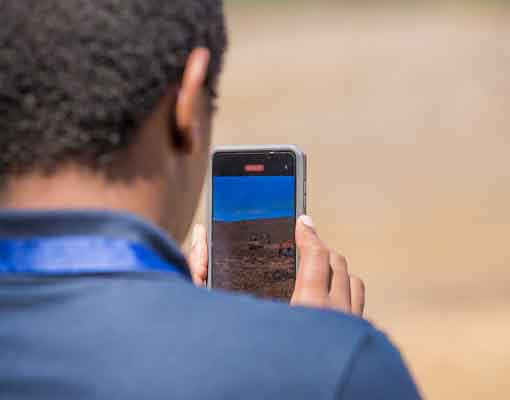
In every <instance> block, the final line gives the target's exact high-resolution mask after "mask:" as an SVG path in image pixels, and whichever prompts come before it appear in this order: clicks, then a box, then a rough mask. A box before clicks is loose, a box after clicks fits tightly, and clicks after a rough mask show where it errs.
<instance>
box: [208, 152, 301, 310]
mask: <svg viewBox="0 0 510 400" xmlns="http://www.w3.org/2000/svg"><path fill="white" fill-rule="evenodd" d="M209 193H210V195H209V213H208V214H209V238H210V246H209V251H210V253H209V275H208V287H209V288H211V289H221V290H226V291H232V292H240V293H246V294H252V295H255V296H257V297H260V298H267V299H275V300H282V301H289V300H290V298H291V296H292V293H293V291H294V285H295V282H296V272H297V266H298V257H299V254H298V253H297V249H296V243H295V234H294V232H295V226H296V219H297V218H298V217H299V216H300V215H302V214H304V213H305V212H306V155H305V154H304V153H303V152H302V151H301V150H299V149H298V148H297V147H295V146H290V145H289V146H262V147H259V146H257V147H224V148H218V149H216V150H215V151H214V152H213V154H212V156H211V181H210V190H209Z"/></svg>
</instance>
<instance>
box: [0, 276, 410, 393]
mask: <svg viewBox="0 0 510 400" xmlns="http://www.w3.org/2000/svg"><path fill="white" fill-rule="evenodd" d="M21 285H22V286H23V285H25V286H26V290H22V289H23V288H21V290H17V289H20V287H19V285H18V284H15V285H14V286H16V290H14V288H13V287H9V285H6V284H5V281H4V285H3V286H4V290H2V291H0V297H1V300H2V302H3V304H4V305H5V306H4V308H3V312H2V313H3V315H2V318H3V317H5V318H6V321H7V322H8V323H7V324H5V325H4V326H5V327H9V330H10V331H12V332H11V334H9V335H8V336H9V337H10V338H11V342H12V343H11V344H12V346H10V349H11V350H12V354H11V355H10V356H12V357H11V358H12V359H13V360H14V359H19V358H20V357H21V358H23V354H25V353H26V354H27V357H31V355H33V354H39V355H43V354H57V353H58V354H60V358H59V360H60V361H59V364H58V365H56V364H55V368H57V367H58V368H60V369H65V370H66V371H67V372H66V374H67V375H66V379H67V381H68V383H69V385H71V386H70V387H74V386H73V385H77V387H81V386H83V385H85V386H87V387H94V388H96V389H97V391H98V393H100V394H101V396H99V397H101V398H108V397H117V398H118V397H123V398H145V397H147V398H167V397H174V398H183V399H185V398H199V397H200V394H201V395H203V394H204V393H207V394H208V395H207V397H208V398H211V399H225V398H232V393H234V392H235V393H238V392H239V391H238V390H235V389H233V386H232V385H235V387H238V388H242V391H243V393H244V396H243V397H245V398H247V399H251V398H253V399H256V398H268V399H271V398H282V397H283V398H293V399H307V398H339V395H340V394H341V393H342V392H344V391H349V390H350V389H351V388H355V389H357V388H358V387H359V386H360V385H365V387H366V384H365V383H366V382H365V380H366V379H368V381H374V382H378V383H379V385H380V387H378V389H377V390H385V388H386V386H387V383H386V382H385V381H384V379H383V375H384V373H389V372H390V371H394V375H393V376H394V378H395V379H396V380H395V382H397V384H398V379H400V378H402V377H404V380H405V379H408V381H409V380H410V378H407V377H408V375H406V374H407V372H406V370H405V367H403V364H402V361H401V360H400V358H399V355H398V352H396V350H395V349H394V348H393V346H392V345H391V344H390V343H389V342H388V341H387V340H386V339H385V338H383V339H381V336H380V334H379V333H378V332H377V331H376V330H375V329H374V328H373V327H372V326H371V325H370V324H369V323H367V322H365V321H363V320H361V319H358V318H355V317H352V316H349V315H346V314H342V313H336V312H328V311H319V310H310V309H304V308H291V307H289V306H288V305H285V304H280V303H275V302H269V301H260V300H257V299H254V298H251V297H248V296H234V295H230V294H225V293H216V292H208V291H206V290H203V289H196V288H194V287H193V286H192V285H191V284H189V283H187V282H185V281H183V280H182V279H180V278H176V279H172V278H169V277H166V276H164V275H163V276H160V275H158V274H149V275H148V276H140V275H133V276H123V277H96V278H84V279H81V278H80V279H65V280H59V279H57V280H49V281H47V282H46V283H41V281H38V282H36V283H34V284H32V283H31V282H30V281H29V282H26V283H22V284H21ZM10 293H12V294H13V295H11V294H10ZM20 296H22V297H23V299H24V300H23V303H20V301H19V300H20ZM28 305H29V306H28ZM21 306H22V309H20V307H21ZM28 328H30V329H28ZM14 330H15V331H16V332H14ZM1 331H2V329H0V333H1ZM4 336H5V335H4ZM0 337H1V335H0ZM18 342H19V343H18ZM23 343H32V347H33V348H30V347H27V346H26V345H24V344H23ZM8 359H9V357H8ZM76 360H80V363H79V364H76ZM46 361H48V360H41V362H43V363H45V362H46ZM377 365H382V366H387V368H388V370H387V371H384V370H383V371H375V370H374V369H371V370H370V367H371V366H373V367H374V368H375V366H377ZM24 368H26V365H25V367H24ZM367 368H368V370H367ZM0 369H1V368H0ZM96 371H97V373H96ZM169 371H170V372H169ZM353 371H367V372H366V373H365V372H362V373H360V372H356V373H355V374H354V375H353ZM11 372H12V373H14V372H16V371H11ZM34 373H35V371H34ZM370 374H372V375H373V376H372V375H370ZM382 374H383V375H382ZM84 377H86V378H84ZM126 377H132V378H133V377H136V379H127V380H126ZM84 379H85V381H84ZM197 379H198V381H200V386H199V387H197ZM360 379H361V380H360ZM364 382H365V383H364ZM119 388H121V389H122V393H120V394H121V395H122V396H119ZM381 388H382V389H381ZM346 393H347V392H346ZM356 393H357V392H356ZM163 395H164V396H163ZM168 395H170V396H168ZM342 398H347V399H348V398H351V397H342ZM380 398H389V397H384V396H382V397H381V396H380Z"/></svg>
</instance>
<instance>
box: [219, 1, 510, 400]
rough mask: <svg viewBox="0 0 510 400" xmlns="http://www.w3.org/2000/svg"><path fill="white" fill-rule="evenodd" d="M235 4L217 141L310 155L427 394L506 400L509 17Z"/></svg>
mask: <svg viewBox="0 0 510 400" xmlns="http://www.w3.org/2000/svg"><path fill="white" fill-rule="evenodd" d="M233 2H235V1H231V2H230V5H229V7H228V11H229V23H230V31H231V47H230V53H229V56H228V63H227V66H226V73H225V76H224V80H223V85H222V99H221V108H220V113H219V118H218V121H217V124H216V128H215V132H216V144H249V143H254V144H265V143H296V144H298V145H299V146H301V147H302V148H303V149H305V150H306V152H307V153H308V155H309V167H310V171H309V176H310V179H309V188H310V210H311V214H312V215H313V216H314V218H315V220H316V223H317V224H318V225H319V228H320V232H321V233H322V235H323V236H324V237H325V239H326V240H327V241H328V242H329V243H331V244H332V245H334V246H335V247H336V248H337V249H340V250H341V251H343V252H344V253H345V254H346V255H347V256H348V258H349V260H350V263H351V266H352V270H353V271H355V272H356V273H358V274H359V275H361V276H363V277H364V278H365V279H366V282H367V285H368V315H369V318H370V319H371V320H373V321H374V322H375V323H376V324H377V325H378V326H380V327H381V328H382V329H384V330H385V331H387V332H388V333H389V334H390V335H391V337H392V338H393V339H394V340H395V341H396V343H397V344H398V345H399V346H400V347H401V348H402V349H403V352H404V354H405V357H406V359H407V360H408V362H409V363H410V365H411V368H412V370H413V372H414V373H415V375H416V377H417V380H418V382H419V384H420V386H421V388H422V390H423V392H424V394H425V395H426V397H427V398H431V399H480V398H484V399H508V398H510V7H507V8H504V7H501V6H487V4H488V3H487V2H485V3H484V2H481V3H480V4H481V6H480V5H479V6H472V7H469V8H466V7H462V6H444V3H441V2H439V5H430V4H428V5H427V6H424V5H416V4H420V3H412V4H415V5H414V6H409V4H410V3H406V2H403V3H402V4H404V5H405V6H392V7H382V6H378V7H376V8H374V7H369V6H366V7H352V6H345V5H342V4H341V3H337V2H332V3H330V5H324V6H318V5H317V4H318V3H315V2H309V5H306V4H305V5H303V4H301V3H298V2H295V3H289V4H290V5H287V6H279V7H276V8H274V7H273V8H272V7H269V6H266V7H256V8H255V7H253V6H245V7H242V8H239V7H232V6H231V4H232V3H233ZM227 4H228V2H227ZM331 4H336V5H331ZM406 4H407V5H406ZM441 4H442V5H441ZM483 4H485V5H486V6H483Z"/></svg>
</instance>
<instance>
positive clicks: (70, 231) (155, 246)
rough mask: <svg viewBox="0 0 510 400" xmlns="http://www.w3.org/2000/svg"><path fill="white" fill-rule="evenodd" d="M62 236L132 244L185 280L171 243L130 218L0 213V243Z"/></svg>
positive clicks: (96, 213)
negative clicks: (169, 267)
mask: <svg viewBox="0 0 510 400" xmlns="http://www.w3.org/2000/svg"><path fill="white" fill-rule="evenodd" d="M64 237H65V238H80V239H83V238H84V237H85V238H86V237H94V238H98V237H102V238H106V239H110V240H115V241H117V242H118V241H125V242H130V243H136V245H137V246H141V247H143V248H144V249H146V250H148V251H150V252H152V253H154V254H155V255H156V256H157V257H158V258H159V259H161V260H162V261H163V262H164V263H166V264H168V265H172V266H176V267H177V268H178V269H179V270H181V272H182V273H184V274H185V275H186V276H187V277H188V278H189V270H188V267H187V263H186V260H185V258H184V256H183V255H182V253H181V251H180V250H179V248H178V246H177V245H176V244H175V242H174V241H173V240H171V239H169V237H168V235H167V234H166V233H164V232H163V231H162V230H160V229H158V228H156V227H155V226H153V225H151V224H149V223H147V222H145V221H144V220H142V219H141V218H138V217H136V216H134V215H131V214H127V213H120V212H111V211H89V210H74V211H67V210H66V211H64V210H62V211H1V212H0V240H27V239H32V238H37V239H51V240H54V239H60V238H64ZM78 256H80V255H77V257H78ZM81 256H82V257H83V255H81Z"/></svg>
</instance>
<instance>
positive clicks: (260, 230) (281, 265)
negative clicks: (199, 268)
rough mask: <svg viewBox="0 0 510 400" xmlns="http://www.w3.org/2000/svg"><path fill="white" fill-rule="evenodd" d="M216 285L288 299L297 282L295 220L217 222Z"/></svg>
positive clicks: (221, 287)
mask: <svg viewBox="0 0 510 400" xmlns="http://www.w3.org/2000/svg"><path fill="white" fill-rule="evenodd" d="M213 230H214V236H213V237H214V243H213V270H212V272H213V286H214V287H215V288H217V289H223V290H228V291H234V292H242V293H249V294H253V295H255V296H257V297H261V298H269V299H277V300H284V301H289V299H290V297H291V295H292V291H293V289H294V284H295V277H296V271H295V253H296V252H295V245H294V240H293V239H294V219H293V218H272V219H258V220H252V221H237V222H214V226H213Z"/></svg>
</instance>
